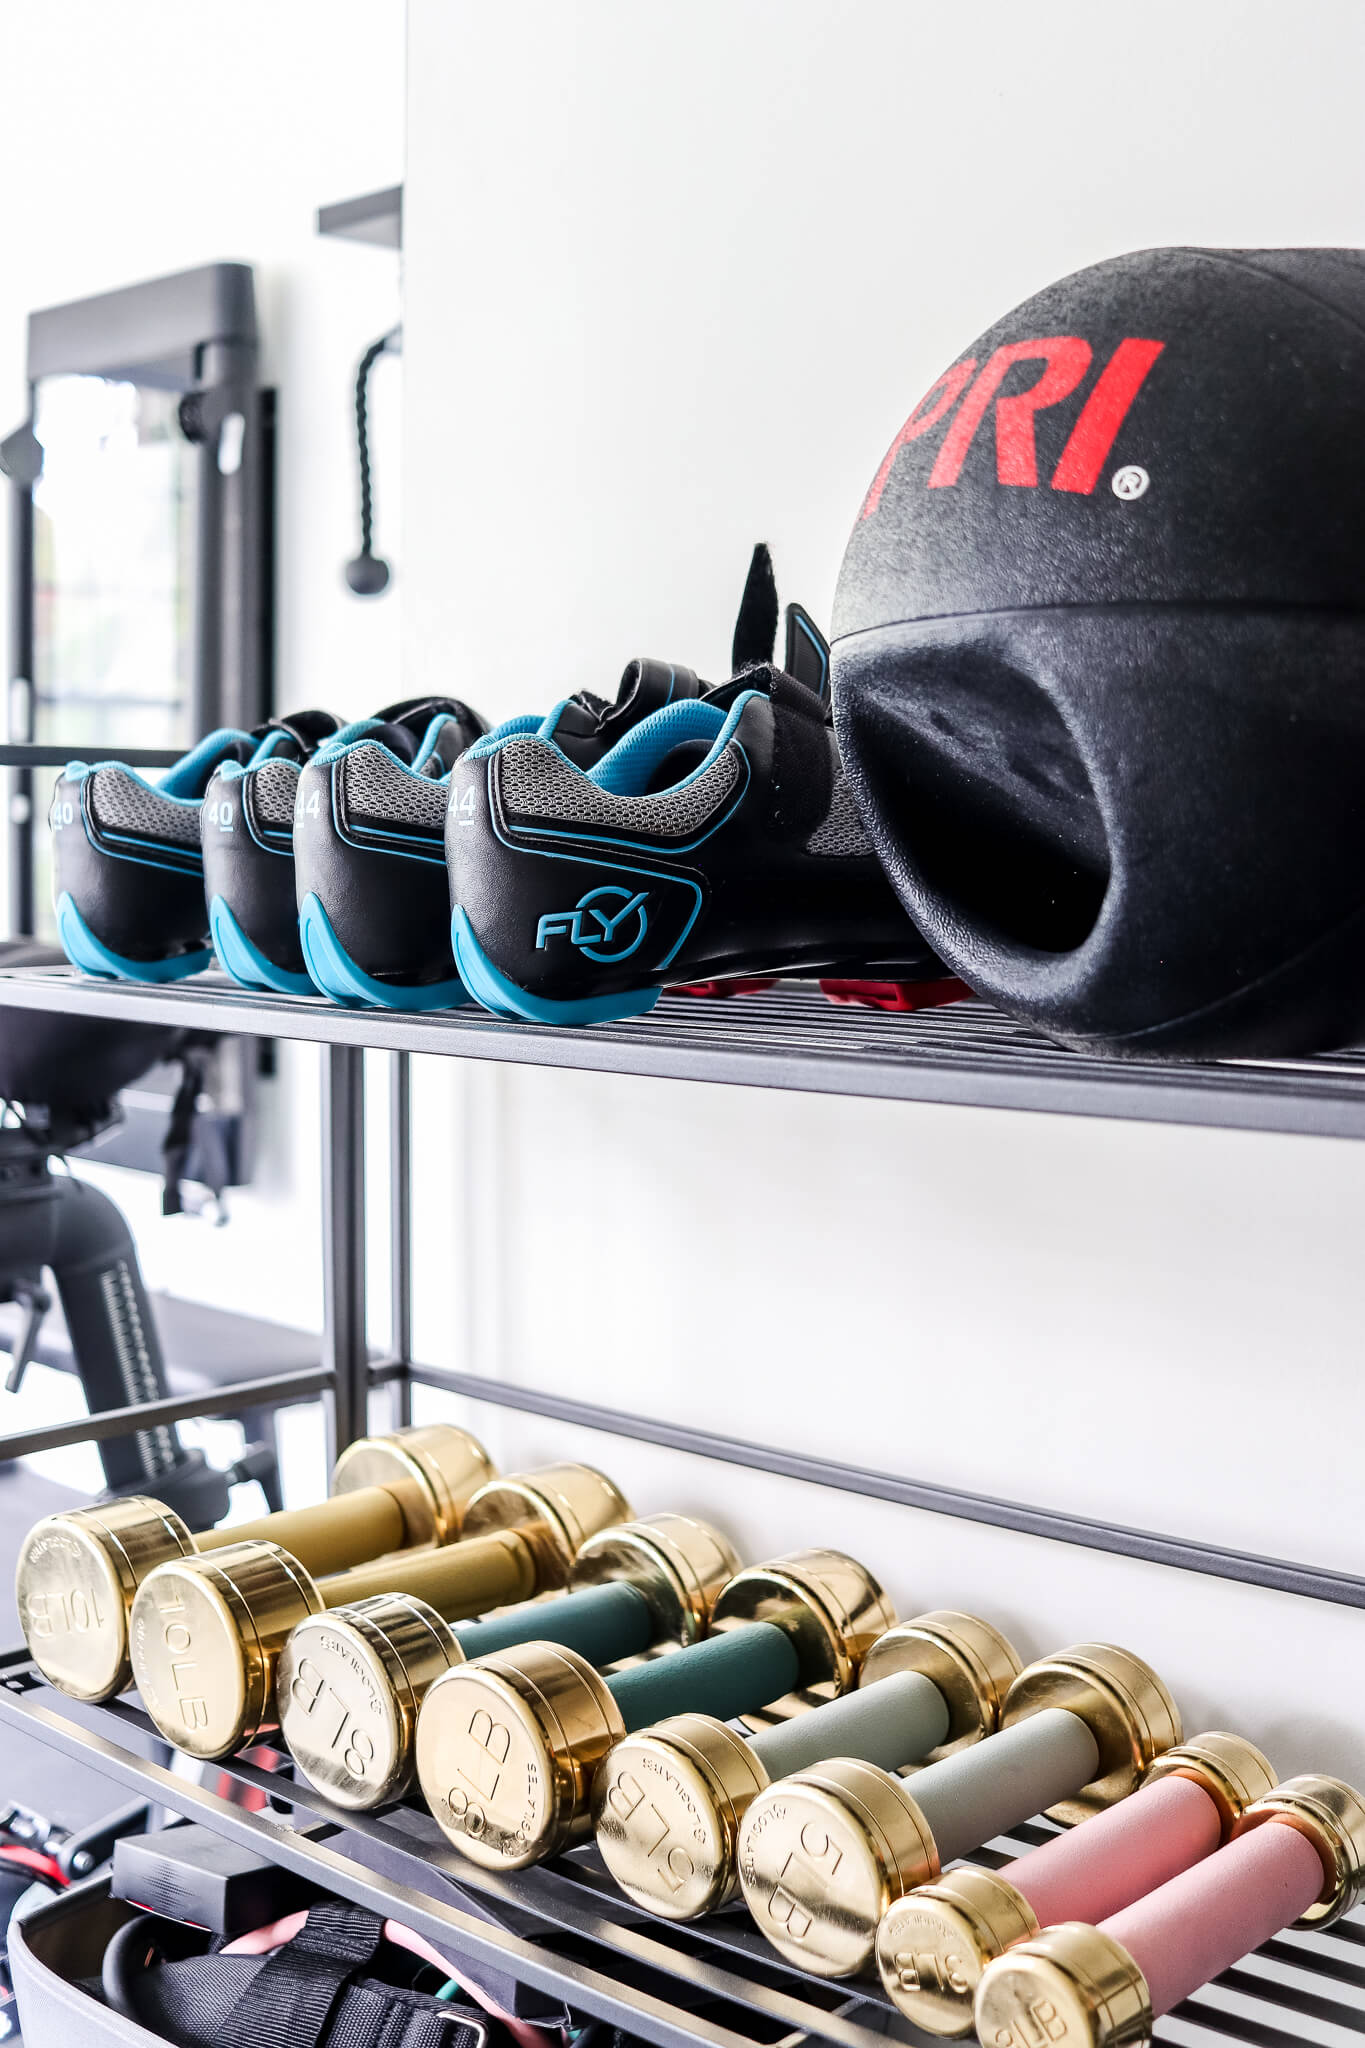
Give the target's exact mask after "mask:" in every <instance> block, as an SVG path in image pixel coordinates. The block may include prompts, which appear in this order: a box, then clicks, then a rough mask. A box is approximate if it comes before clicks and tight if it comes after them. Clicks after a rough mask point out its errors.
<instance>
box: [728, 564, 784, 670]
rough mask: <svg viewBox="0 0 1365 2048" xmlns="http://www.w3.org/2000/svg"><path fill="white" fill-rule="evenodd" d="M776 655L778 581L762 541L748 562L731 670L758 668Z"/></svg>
mask: <svg viewBox="0 0 1365 2048" xmlns="http://www.w3.org/2000/svg"><path fill="white" fill-rule="evenodd" d="M776 652H777V578H776V576H775V575H774V574H773V558H772V556H771V554H770V553H769V552H768V546H767V543H766V541H759V542H758V543H757V545H756V546H755V548H754V552H753V557H752V559H751V560H750V563H749V574H748V576H747V578H746V579H745V583H744V595H743V596H742V597H741V598H740V601H739V612H738V615H737V616H736V619H735V637H734V640H733V641H732V642H731V646H730V668H731V672H732V673H733V674H734V675H738V674H739V672H740V670H741V669H745V668H759V667H762V666H763V664H764V663H765V662H770V661H771V660H772V658H773V656H774V654H775V653H776Z"/></svg>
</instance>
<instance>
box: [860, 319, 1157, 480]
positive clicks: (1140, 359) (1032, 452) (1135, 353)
mask: <svg viewBox="0 0 1365 2048" xmlns="http://www.w3.org/2000/svg"><path fill="white" fill-rule="evenodd" d="M1165 346H1166V344H1165V342H1164V341H1141V340H1139V339H1138V338H1137V337H1136V336H1135V335H1128V336H1126V337H1125V338H1124V339H1123V340H1122V341H1121V342H1120V343H1119V345H1118V347H1117V348H1116V349H1115V350H1114V353H1113V354H1112V355H1111V356H1110V358H1109V360H1108V362H1107V363H1106V364H1105V365H1104V368H1103V369H1102V370H1101V371H1100V373H1099V375H1098V377H1096V379H1095V381H1094V383H1093V384H1092V385H1091V387H1090V390H1089V393H1088V394H1087V396H1086V398H1085V401H1084V403H1083V404H1082V406H1081V409H1080V411H1079V413H1078V414H1077V416H1076V420H1075V424H1074V425H1073V426H1072V429H1071V432H1070V434H1069V435H1068V436H1067V442H1066V446H1065V447H1064V448H1063V450H1062V452H1061V455H1060V456H1059V457H1058V459H1057V466H1056V468H1055V469H1054V470H1053V472H1052V476H1051V479H1050V482H1051V487H1052V489H1053V490H1054V491H1073V492H1079V493H1080V494H1081V495H1082V496H1085V497H1088V496H1089V495H1090V493H1091V492H1092V491H1093V490H1094V488H1095V486H1096V484H1097V483H1098V482H1099V480H1100V472H1101V470H1102V469H1103V468H1104V465H1105V461H1106V459H1107V457H1108V455H1109V451H1110V449H1111V448H1112V447H1113V445H1114V442H1115V440H1116V439H1117V438H1118V431H1119V428H1120V427H1121V426H1122V425H1123V422H1124V420H1125V419H1126V418H1127V417H1128V414H1129V412H1130V410H1131V408H1132V405H1133V401H1134V399H1135V398H1136V397H1137V395H1138V393H1139V391H1140V390H1141V389H1142V387H1143V384H1144V383H1145V382H1146V380H1147V374H1148V372H1149V370H1150V369H1151V368H1152V365H1153V364H1154V363H1155V361H1156V359H1157V357H1158V356H1159V355H1160V354H1161V352H1162V350H1163V349H1164V348H1165ZM1092 360H1093V351H1092V350H1091V347H1090V343H1089V342H1088V341H1082V340H1081V339H1080V338H1079V337H1078V336H1077V335H1074V334H1053V335H1048V336H1047V337H1045V338H1044V339H1041V340H1038V341H1011V342H1007V343H1006V344H1005V345H1004V347H1002V348H998V349H996V350H995V352H994V354H993V355H990V356H988V357H987V359H986V362H985V363H984V365H982V366H981V367H980V368H979V369H978V365H977V359H976V357H975V356H968V357H967V359H966V360H965V362H961V363H954V364H953V367H952V369H951V370H945V371H944V373H943V375H942V376H941V377H940V378H938V380H937V381H936V382H935V383H933V384H931V385H930V386H929V389H928V390H927V391H926V392H925V394H924V396H923V398H921V400H920V402H919V404H918V405H917V406H916V407H915V409H914V411H913V412H912V413H911V415H910V417H909V419H908V420H907V421H906V422H905V425H904V426H903V427H902V428H901V430H900V432H899V433H898V434H897V436H896V438H895V440H894V441H893V442H892V443H891V446H890V447H889V448H888V449H887V451H886V459H885V461H884V462H883V463H882V466H881V468H880V469H879V470H878V471H877V474H876V475H875V476H874V477H873V479H872V488H871V489H870V490H869V492H868V494H867V496H866V498H865V499H864V500H863V509H862V511H861V513H860V514H859V517H860V518H861V519H870V518H871V517H872V515H873V513H874V512H875V511H876V509H877V507H878V505H880V503H881V501H882V492H883V491H884V490H885V489H886V480H887V478H888V477H889V476H890V474H891V470H892V467H893V465H894V463H895V460H896V457H897V456H898V455H899V454H900V452H901V450H902V448H905V447H907V446H908V445H909V443H910V442H911V441H918V440H919V439H920V437H921V435H923V434H927V433H929V432H930V431H931V429H932V428H934V427H937V426H941V425H942V423H943V421H944V420H948V427H947V431H946V432H945V434H944V436H943V439H942V441H941V442H940V443H939V448H938V454H937V455H936V456H935V458H934V465H933V468H932V469H931V470H930V471H929V481H928V489H929V490H931V491H939V490H944V489H946V488H948V487H949V486H951V485H953V484H955V483H956V482H957V480H958V478H959V477H960V476H961V474H962V465H963V463H964V462H965V461H966V459H967V451H968V449H969V448H970V447H971V445H972V442H973V441H974V440H975V438H976V433H977V429H978V428H979V427H980V425H981V423H982V421H983V420H984V419H985V417H986V414H987V413H988V412H990V411H991V410H992V409H993V410H994V413H995V474H996V477H997V479H998V481H999V482H1000V483H1002V484H1016V485H1022V486H1024V488H1026V489H1030V490H1032V489H1036V488H1037V484H1038V451H1037V446H1036V444H1035V441H1034V433H1033V423H1034V418H1035V416H1036V415H1037V414H1038V413H1040V412H1047V411H1048V410H1050V408H1051V407H1052V406H1054V405H1061V404H1062V402H1063V401H1064V400H1065V399H1068V398H1070V397H1072V395H1073V394H1074V393H1075V392H1076V391H1077V390H1079V388H1080V386H1081V384H1082V383H1083V382H1084V381H1085V378H1086V376H1087V374H1088V372H1089V370H1090V366H1091V362H1092ZM1016 364H1024V365H1027V366H1028V368H1029V369H1031V370H1032V371H1033V376H1032V380H1031V381H1030V382H1028V383H1025V384H1024V386H1023V388H1022V389H1019V390H1011V391H1009V392H1007V393H1004V392H1003V386H1004V383H1005V380H1006V378H1007V377H1009V374H1010V372H1011V370H1013V369H1014V367H1015V365H1016ZM955 408H956V410H955ZM950 415H951V417H950ZM1116 495H1119V496H1123V495H1125V494H1124V493H1116ZM1128 495H1136V494H1128Z"/></svg>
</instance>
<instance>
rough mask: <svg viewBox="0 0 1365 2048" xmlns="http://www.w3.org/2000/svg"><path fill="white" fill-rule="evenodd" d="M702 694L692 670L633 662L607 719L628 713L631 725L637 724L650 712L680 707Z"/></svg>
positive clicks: (662, 663) (676, 665) (661, 663)
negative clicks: (671, 705)
mask: <svg viewBox="0 0 1365 2048" xmlns="http://www.w3.org/2000/svg"><path fill="white" fill-rule="evenodd" d="M701 691H702V686H701V683H700V682H699V681H698V679H697V677H696V675H695V674H694V673H693V671H692V670H691V669H690V668H683V667H682V666H681V664H680V663H678V662H674V661H649V660H639V661H632V662H630V663H628V664H627V666H626V668H625V670H624V672H623V673H622V676H621V682H620V687H619V688H618V689H617V692H616V703H615V706H614V708H613V710H612V711H609V712H608V713H607V720H608V721H609V720H610V719H611V718H613V717H615V716H619V715H620V714H622V713H629V716H630V723H631V724H632V725H638V724H639V723H640V720H641V719H642V718H648V717H649V715H650V713H651V712H653V711H662V710H663V708H664V706H665V705H666V704H680V703H682V702H683V700H684V699H685V698H688V697H700V695H701Z"/></svg>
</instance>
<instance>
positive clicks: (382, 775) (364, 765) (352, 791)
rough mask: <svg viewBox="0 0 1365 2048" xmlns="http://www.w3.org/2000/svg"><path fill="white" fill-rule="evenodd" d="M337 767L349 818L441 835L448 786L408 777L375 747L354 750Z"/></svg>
mask: <svg viewBox="0 0 1365 2048" xmlns="http://www.w3.org/2000/svg"><path fill="white" fill-rule="evenodd" d="M339 765H340V772H341V774H342V775H343V776H344V777H345V783H344V794H345V799H346V809H347V811H348V813H349V815H350V816H351V817H353V818H355V819H356V820H358V821H359V822H362V823H364V824H369V825H388V826H394V825H399V826H401V825H415V826H417V827H418V828H419V829H420V830H422V831H425V832H442V831H444V829H445V822H446V804H447V803H448V801H449V798H450V785H449V783H448V782H435V781H433V780H431V779H430V778H429V777H427V776H420V777H419V776H416V775H409V774H408V772H407V770H406V769H405V768H403V767H401V766H400V764H399V763H398V762H397V761H395V760H394V758H393V756H392V754H390V753H389V752H388V751H387V750H386V749H385V748H384V747H381V746H377V745H371V746H361V747H357V748H356V750H355V752H354V753H353V754H348V755H347V756H346V758H345V760H344V761H342V762H341V763H340V764H339Z"/></svg>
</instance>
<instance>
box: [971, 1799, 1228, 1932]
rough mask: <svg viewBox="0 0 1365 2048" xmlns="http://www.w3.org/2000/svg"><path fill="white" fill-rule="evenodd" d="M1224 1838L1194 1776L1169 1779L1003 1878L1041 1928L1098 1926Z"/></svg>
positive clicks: (1011, 1866) (1032, 1854)
mask: <svg viewBox="0 0 1365 2048" xmlns="http://www.w3.org/2000/svg"><path fill="white" fill-rule="evenodd" d="M1221 1838H1222V1826H1221V1822H1220V1820H1219V1814H1218V1808H1217V1807H1216V1806H1215V1805H1214V1803H1213V1801H1212V1799H1210V1797H1209V1795H1208V1793H1207V1792H1206V1791H1205V1790H1204V1788H1203V1786H1202V1785H1197V1784H1196V1783H1195V1781H1194V1779H1193V1778H1174V1777H1173V1778H1162V1779H1160V1780H1158V1782H1157V1783H1156V1784H1155V1785H1149V1786H1148V1787H1147V1788H1146V1790H1145V1791H1142V1792H1136V1793H1134V1795H1133V1797H1132V1798H1131V1799H1121V1800H1120V1801H1119V1802H1118V1804H1117V1806H1111V1807H1109V1808H1108V1809H1107V1810H1106V1811H1105V1812H1104V1813H1097V1814H1096V1815H1095V1816H1094V1818H1093V1819H1091V1820H1088V1821H1086V1822H1085V1823H1084V1824H1083V1826H1081V1827H1077V1828H1072V1829H1071V1831H1070V1833H1069V1834H1065V1835H1058V1836H1057V1839H1056V1840H1055V1841H1053V1842H1046V1843H1044V1845H1043V1847H1042V1848H1041V1849H1030V1851H1029V1853H1028V1855H1027V1856H1021V1857H1020V1858H1019V1860H1018V1861H1017V1862H1016V1863H1007V1864H1006V1865H1005V1867H1004V1869H1003V1870H1002V1871H1001V1872H1000V1875H1001V1877H1003V1878H1005V1879H1006V1881H1007V1882H1008V1883H1010V1884H1012V1885H1013V1886H1014V1889H1015V1890H1016V1891H1017V1892H1020V1893H1022V1894H1023V1896H1024V1898H1026V1899H1027V1900H1028V1902H1029V1904H1030V1906H1032V1908H1033V1910H1034V1912H1035V1913H1036V1914H1037V1916H1038V1925H1039V1926H1040V1927H1056V1926H1057V1925H1059V1923H1060V1922H1061V1921H1063V1920H1084V1921H1086V1922H1087V1923H1088V1924H1089V1925H1090V1926H1091V1927H1093V1926H1094V1925H1095V1924H1096V1922H1097V1921H1100V1920H1107V1919H1108V1918H1109V1915H1110V1914H1111V1913H1117V1912H1119V1911H1120V1910H1121V1908H1122V1907H1124V1906H1130V1905H1131V1904H1132V1903H1133V1901H1134V1899H1140V1898H1142V1897H1144V1896H1145V1894H1146V1893H1148V1892H1154V1891H1155V1890H1156V1889H1157V1886H1158V1885H1163V1884H1166V1883H1168V1882H1169V1880H1170V1879H1171V1878H1173V1877H1178V1876H1179V1875H1180V1873H1181V1871H1182V1870H1188V1869H1189V1868H1190V1867H1191V1865H1192V1864H1195V1863H1201V1862H1202V1861H1203V1859H1204V1858H1205V1857H1206V1856H1211V1855H1212V1854H1213V1852H1214V1850H1215V1849H1216V1848H1217V1847H1218V1844H1219V1841H1220V1840H1221Z"/></svg>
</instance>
